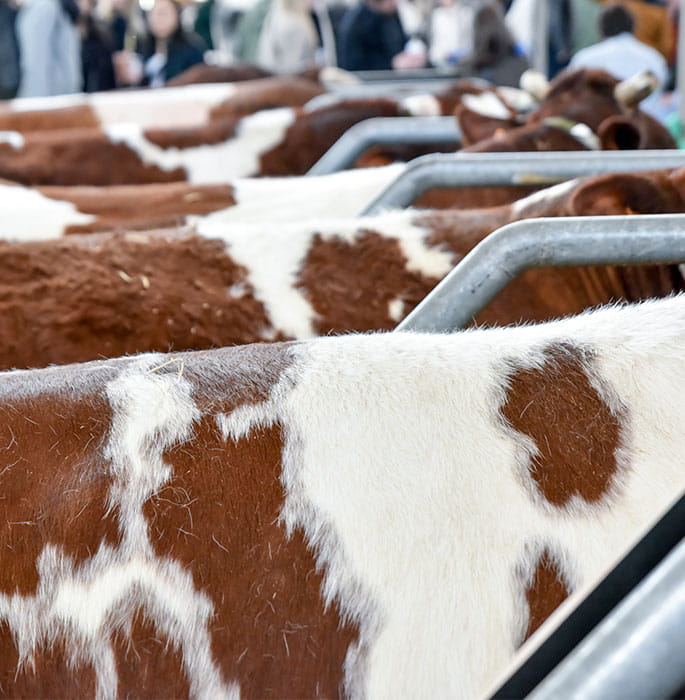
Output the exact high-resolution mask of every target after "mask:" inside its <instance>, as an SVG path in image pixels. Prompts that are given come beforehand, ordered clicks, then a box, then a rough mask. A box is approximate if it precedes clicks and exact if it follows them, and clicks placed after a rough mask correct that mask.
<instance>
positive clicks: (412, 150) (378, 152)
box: [354, 141, 457, 168]
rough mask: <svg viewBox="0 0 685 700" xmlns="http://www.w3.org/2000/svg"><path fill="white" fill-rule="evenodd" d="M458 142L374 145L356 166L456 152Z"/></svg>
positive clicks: (359, 159) (373, 166) (375, 166)
mask: <svg viewBox="0 0 685 700" xmlns="http://www.w3.org/2000/svg"><path fill="white" fill-rule="evenodd" d="M456 150H457V144H456V143H454V142H452V143H450V142H449V141H442V142H436V143H428V144H398V145H392V146H373V147H371V148H369V149H367V150H366V151H364V153H362V154H361V155H360V156H359V158H357V160H356V161H355V164H354V167H355V168H377V167H380V166H382V165H389V164H390V163H400V162H403V163H406V162H407V161H410V160H413V159H414V158H419V157H420V156H425V155H429V154H431V153H454V152H455V151H456Z"/></svg>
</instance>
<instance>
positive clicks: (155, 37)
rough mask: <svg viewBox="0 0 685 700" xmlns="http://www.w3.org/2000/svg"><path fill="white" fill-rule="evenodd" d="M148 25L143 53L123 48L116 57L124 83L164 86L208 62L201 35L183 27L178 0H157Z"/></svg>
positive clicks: (120, 78)
mask: <svg viewBox="0 0 685 700" xmlns="http://www.w3.org/2000/svg"><path fill="white" fill-rule="evenodd" d="M147 26H148V35H147V36H146V37H145V38H144V39H143V41H142V42H141V50H140V55H138V54H134V53H132V52H127V51H120V52H119V53H118V55H117V57H116V60H117V79H118V81H119V83H120V84H124V85H147V86H149V87H161V86H162V85H164V83H166V81H167V80H170V79H171V78H174V77H176V76H177V75H179V74H180V73H183V71H185V70H187V69H188V68H190V67H191V66H194V65H196V64H198V63H202V62H203V61H204V52H205V46H204V44H203V43H202V40H201V39H200V38H199V37H198V36H196V35H194V34H189V33H187V32H185V31H184V30H183V27H182V25H181V11H180V7H179V5H178V4H177V3H176V2H174V0H155V4H154V5H153V6H152V8H151V9H150V11H149V12H148V14H147Z"/></svg>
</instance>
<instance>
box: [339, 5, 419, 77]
mask: <svg viewBox="0 0 685 700" xmlns="http://www.w3.org/2000/svg"><path fill="white" fill-rule="evenodd" d="M406 43H407V35H406V34H405V33H404V29H402V24H401V23H400V17H399V15H398V14H397V12H395V13H393V14H379V13H377V12H374V11H373V10H371V9H370V8H369V7H368V6H367V5H365V4H361V5H357V6H356V7H353V8H350V9H349V10H348V11H347V12H346V13H345V15H344V17H343V18H342V20H341V22H340V55H339V56H338V64H339V65H340V67H341V68H345V69H346V70H390V69H391V68H392V58H393V56H395V55H396V54H398V53H400V52H401V51H402V50H403V49H404V45H405V44H406Z"/></svg>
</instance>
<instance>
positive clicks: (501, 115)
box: [461, 91, 511, 119]
mask: <svg viewBox="0 0 685 700" xmlns="http://www.w3.org/2000/svg"><path fill="white" fill-rule="evenodd" d="M461 103H462V104H463V105H464V107H466V108H467V109H470V110H471V111H472V112H475V113H476V114H480V115H482V116H483V117H490V118H491V119H511V112H510V111H509V109H508V108H507V106H506V105H505V104H504V102H502V100H501V99H500V98H499V97H498V96H497V95H496V94H495V93H494V92H490V91H488V92H482V93H481V94H480V95H468V94H467V95H464V96H463V97H462V98H461Z"/></svg>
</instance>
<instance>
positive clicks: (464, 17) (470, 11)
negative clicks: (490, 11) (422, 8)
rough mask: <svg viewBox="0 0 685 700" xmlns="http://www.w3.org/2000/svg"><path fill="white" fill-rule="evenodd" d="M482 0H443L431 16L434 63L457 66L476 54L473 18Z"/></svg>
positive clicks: (430, 53) (436, 64) (429, 52)
mask: <svg viewBox="0 0 685 700" xmlns="http://www.w3.org/2000/svg"><path fill="white" fill-rule="evenodd" d="M479 5H480V0H440V1H439V2H438V4H437V6H436V7H435V8H434V9H433V11H432V12H431V15H430V29H429V32H430V42H429V46H430V48H429V51H428V55H429V58H430V62H431V63H432V64H433V65H434V66H436V67H438V68H443V67H447V66H453V65H454V64H455V63H457V62H458V61H460V60H462V59H463V58H466V57H468V56H470V55H471V54H472V53H473V19H474V17H475V14H476V11H477V9H478V6H479Z"/></svg>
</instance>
